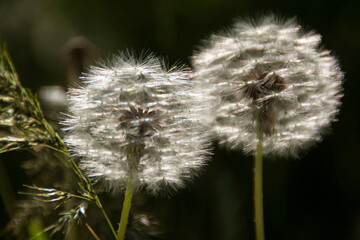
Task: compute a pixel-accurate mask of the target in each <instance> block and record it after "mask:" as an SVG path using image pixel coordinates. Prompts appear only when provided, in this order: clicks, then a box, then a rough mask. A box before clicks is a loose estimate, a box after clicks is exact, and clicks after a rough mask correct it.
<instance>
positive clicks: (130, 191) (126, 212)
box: [117, 174, 134, 240]
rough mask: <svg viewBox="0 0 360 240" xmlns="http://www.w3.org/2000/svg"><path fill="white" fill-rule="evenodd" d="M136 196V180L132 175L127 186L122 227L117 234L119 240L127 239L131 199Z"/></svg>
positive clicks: (121, 220)
mask: <svg viewBox="0 0 360 240" xmlns="http://www.w3.org/2000/svg"><path fill="white" fill-rule="evenodd" d="M133 194H134V179H133V177H132V174H130V176H129V180H128V183H127V186H126V193H125V199H124V203H123V209H122V212H121V218H120V225H119V230H118V233H117V240H123V239H124V237H125V232H126V226H127V222H128V218H129V212H130V207H131V199H132V196H133Z"/></svg>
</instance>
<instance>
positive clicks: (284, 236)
mask: <svg viewBox="0 0 360 240" xmlns="http://www.w3.org/2000/svg"><path fill="white" fill-rule="evenodd" d="M359 9H360V1H357V0H353V1H351V0H342V1H340V0H317V1H314V0H301V1H300V0H296V1H295V0H294V1H289V0H272V1H268V0H221V1H220V0H197V1H195V0H174V1H171V0H152V1H150V0H148V1H139V0H134V1H122V0H118V1H110V0H103V1H95V0H77V1H74V0H51V1H46V0H31V1H29V0H0V39H1V41H5V42H7V44H8V49H9V52H10V54H11V56H12V59H13V61H14V64H15V67H16V69H17V72H18V74H19V76H20V80H21V81H22V83H23V84H24V85H25V86H26V87H29V88H31V89H32V90H33V91H35V92H36V91H38V90H39V89H40V87H42V86H44V85H61V86H63V87H66V81H67V79H69V78H71V72H72V71H74V72H75V75H76V72H77V71H79V69H80V71H84V70H83V65H81V64H80V65H79V62H82V63H83V62H85V63H86V64H88V62H91V59H92V57H93V56H99V55H100V56H105V57H106V56H111V54H112V53H116V52H119V51H122V50H125V49H132V50H135V51H136V52H141V51H142V50H148V49H150V50H151V51H153V52H155V53H156V54H158V55H162V56H165V58H166V59H167V62H168V63H169V65H172V64H174V63H176V62H177V61H180V62H181V63H185V64H189V57H190V56H191V55H192V52H193V50H194V49H195V48H196V47H197V46H198V45H199V44H200V41H201V39H204V38H206V37H207V36H208V35H209V34H210V33H212V32H216V31H219V30H222V29H223V28H225V27H228V26H229V25H231V23H232V22H233V20H234V18H236V17H238V16H255V15H261V14H263V13H266V12H268V11H272V12H275V13H278V14H280V15H282V16H284V17H293V16H297V17H298V18H299V20H300V22H301V23H302V24H303V25H304V26H305V27H306V29H315V30H316V31H317V32H319V33H320V34H321V35H322V36H323V45H324V47H325V48H326V49H330V50H332V53H333V54H334V55H336V56H337V57H338V59H339V60H340V62H341V65H342V70H343V71H344V72H345V74H346V75H345V78H346V79H345V84H344V89H345V90H344V98H343V105H342V107H341V112H340V114H339V116H338V118H339V121H338V122H336V123H334V124H333V125H332V131H331V133H330V134H328V135H327V136H326V137H325V138H324V141H323V142H322V143H320V144H318V145H317V146H316V147H314V148H312V149H310V151H308V152H307V153H304V155H303V157H302V158H301V159H298V160H281V159H279V160H267V161H265V164H264V174H265V176H264V205H265V206H264V208H265V231H266V238H267V239H268V240H272V239H274V240H275V239H276V240H289V239H291V240H321V239H326V240H332V239H334V240H335V239H336V240H338V239H348V240H356V239H360V159H359V150H360V135H359V122H360V121H359V120H360V117H359V116H360V107H359V104H360V101H359V99H360V93H356V91H358V90H359V89H360V81H359V79H358V78H359V73H357V72H356V71H358V70H359V65H357V64H359V56H360V41H359V39H360V30H359V29H360V20H359ZM75 36H85V37H86V38H87V39H88V40H89V41H90V42H87V40H86V39H85V38H75V39H74V38H73V37H75ZM69 39H72V41H70V42H69ZM69 56H70V60H69ZM79 59H80V60H79ZM84 59H85V60H84ZM89 59H90V60H89ZM72 61H75V63H73V62H72ZM76 63H77V64H76ZM214 146H215V154H214V156H213V158H212V161H211V162H209V165H208V166H207V168H206V169H205V171H204V173H203V174H202V175H201V176H200V177H199V178H198V179H196V181H195V182H194V183H193V184H191V185H190V186H189V187H188V188H187V189H186V190H183V191H180V192H179V193H178V194H175V195H174V196H172V197H171V198H167V197H157V198H155V197H151V196H147V197H146V203H147V204H144V205H143V206H142V207H143V208H145V209H146V211H147V212H150V213H151V215H153V216H154V218H156V220H157V221H158V222H159V223H160V229H161V230H160V232H161V234H160V235H159V236H158V238H159V239H175V240H180V239H194V240H195V239H196V240H198V239H199V240H200V239H207V240H209V239H221V240H233V239H254V234H253V231H254V230H253V228H254V227H253V213H252V211H253V210H252V208H253V204H252V171H253V169H252V168H253V161H252V158H251V157H246V156H244V155H243V154H242V153H241V152H235V151H228V150H225V149H222V148H220V147H218V146H217V145H216V143H215V144H214ZM29 157H30V156H29V155H26V154H19V153H17V154H6V155H2V156H1V158H2V159H1V160H2V161H3V162H4V163H5V167H6V170H7V172H8V175H9V178H10V180H11V185H12V187H13V189H15V190H16V191H20V190H21V189H22V185H23V184H24V183H27V184H31V182H29V179H28V178H27V177H26V175H25V173H24V170H23V169H22V168H21V167H20V165H21V163H22V161H23V160H24V158H29ZM119 204H121V201H120V200H119ZM105 208H106V206H105ZM0 216H1V218H0V227H1V228H3V226H5V224H6V223H7V221H8V220H9V217H8V215H7V213H6V211H5V209H4V205H3V203H2V202H1V201H0ZM113 221H118V220H117V219H114V220H113Z"/></svg>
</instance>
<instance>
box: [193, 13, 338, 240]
mask: <svg viewBox="0 0 360 240" xmlns="http://www.w3.org/2000/svg"><path fill="white" fill-rule="evenodd" d="M320 41H321V36H320V35H319V34H316V33H314V32H308V33H306V32H303V31H301V27H300V26H299V25H297V23H296V22H295V21H294V20H287V21H280V20H278V19H276V18H275V17H274V16H267V17H264V18H262V19H260V20H259V21H257V22H256V23H254V22H253V21H251V22H250V23H249V22H246V21H241V20H240V21H237V22H236V23H235V24H234V26H233V28H232V29H231V30H229V31H227V32H224V33H221V34H215V35H212V36H211V37H210V39H209V40H208V41H207V42H206V46H205V47H203V48H202V49H201V50H200V51H199V52H198V53H197V54H196V55H195V56H194V57H193V65H194V68H195V70H196V74H197V78H198V80H199V81H201V82H202V84H203V85H204V88H205V89H208V94H209V95H211V96H215V97H217V98H218V101H216V102H215V104H214V108H213V110H214V111H215V114H216V117H217V119H216V121H215V124H214V130H215V132H216V134H217V136H218V138H219V140H220V144H224V145H227V146H229V147H230V148H241V149H243V150H244V151H245V152H246V153H251V154H254V155H255V183H254V193H255V219H256V236H257V239H259V240H260V239H264V230H263V216H262V215H263V210H262V205H263V204H262V154H263V153H264V154H267V155H273V156H297V155H298V153H299V151H300V150H302V149H305V148H307V147H308V146H309V145H311V144H313V143H314V142H318V141H320V140H321V134H322V133H323V132H324V129H326V127H328V126H329V125H330V123H331V122H332V121H334V120H335V116H336V114H337V113H338V111H339V110H338V108H339V105H340V98H341V96H342V93H341V90H342V87H341V84H342V79H343V73H342V72H341V71H340V68H339V65H338V63H337V61H336V59H335V58H334V57H332V56H330V53H329V51H326V50H322V49H321V48H320Z"/></svg>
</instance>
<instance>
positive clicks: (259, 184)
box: [254, 111, 265, 240]
mask: <svg viewBox="0 0 360 240" xmlns="http://www.w3.org/2000/svg"><path fill="white" fill-rule="evenodd" d="M256 135H257V138H258V144H257V147H256V152H255V159H254V160H255V164H254V165H255V169H254V201H255V203H254V213H255V235H256V240H264V239H265V232H264V207H263V144H262V133H261V129H260V119H259V111H257V113H256Z"/></svg>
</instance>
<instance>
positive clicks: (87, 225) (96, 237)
mask: <svg viewBox="0 0 360 240" xmlns="http://www.w3.org/2000/svg"><path fill="white" fill-rule="evenodd" d="M85 225H86V227H87V229H88V230H89V232H90V233H91V235H92V236H93V237H94V238H95V239H96V240H100V238H99V236H98V235H97V234H96V233H95V231H94V230H93V229H92V228H91V227H90V225H89V224H88V223H85Z"/></svg>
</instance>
